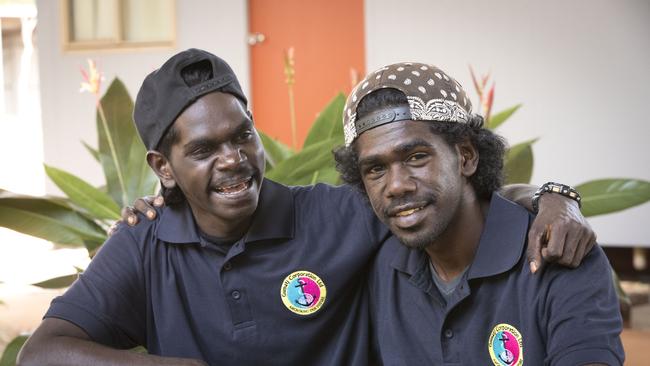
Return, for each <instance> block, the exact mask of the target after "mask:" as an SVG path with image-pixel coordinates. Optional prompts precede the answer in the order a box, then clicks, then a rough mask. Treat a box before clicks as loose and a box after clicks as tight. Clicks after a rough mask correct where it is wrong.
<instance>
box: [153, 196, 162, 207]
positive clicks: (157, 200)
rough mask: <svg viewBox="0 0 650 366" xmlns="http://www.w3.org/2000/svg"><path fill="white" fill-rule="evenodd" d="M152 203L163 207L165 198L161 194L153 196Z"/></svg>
mask: <svg viewBox="0 0 650 366" xmlns="http://www.w3.org/2000/svg"><path fill="white" fill-rule="evenodd" d="M153 205H154V206H156V207H163V206H164V205H165V199H164V198H163V196H156V197H154V199H153Z"/></svg>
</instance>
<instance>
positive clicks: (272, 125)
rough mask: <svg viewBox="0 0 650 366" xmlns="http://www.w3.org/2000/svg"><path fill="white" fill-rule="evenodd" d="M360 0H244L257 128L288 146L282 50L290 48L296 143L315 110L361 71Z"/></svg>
mask: <svg viewBox="0 0 650 366" xmlns="http://www.w3.org/2000/svg"><path fill="white" fill-rule="evenodd" d="M363 22H364V14H363V0H249V30H250V32H251V33H255V32H257V33H261V34H264V36H265V40H264V41H263V42H261V43H258V44H257V45H254V46H251V73H252V75H251V81H252V88H251V89H252V97H253V115H254V116H255V123H256V125H257V128H258V129H259V130H261V131H263V132H265V133H266V134H268V135H269V136H271V137H274V138H278V139H280V141H282V142H284V143H286V144H287V145H291V129H290V117H289V116H290V113H289V97H288V91H287V85H286V83H285V75H284V64H283V51H285V50H287V49H288V48H289V47H293V48H294V50H295V51H294V55H295V70H296V73H295V80H296V81H295V85H294V95H295V111H296V120H297V126H298V127H297V137H298V138H297V140H298V146H299V147H300V146H302V142H303V140H304V138H305V137H306V135H307V132H308V130H309V128H310V127H311V125H312V123H313V121H314V119H315V117H316V115H317V113H318V112H319V111H320V110H322V109H323V107H324V106H325V105H326V104H327V103H328V102H329V101H330V100H331V99H332V98H333V97H334V96H335V95H336V94H337V93H338V92H344V93H348V92H349V91H350V89H351V86H352V77H351V70H356V72H357V73H358V75H359V78H362V77H363V75H364V72H365V70H364V65H365V37H364V23H363Z"/></svg>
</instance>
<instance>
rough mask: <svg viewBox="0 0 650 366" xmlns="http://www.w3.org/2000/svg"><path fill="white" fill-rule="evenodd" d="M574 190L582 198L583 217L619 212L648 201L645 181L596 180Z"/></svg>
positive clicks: (649, 190) (649, 187) (649, 188)
mask: <svg viewBox="0 0 650 366" xmlns="http://www.w3.org/2000/svg"><path fill="white" fill-rule="evenodd" d="M575 188H576V190H578V192H580V195H581V196H582V214H583V215H585V216H595V215H602V214H606V213H611V212H616V211H621V210H625V209H627V208H630V207H634V206H637V205H640V204H642V203H645V202H648V201H650V182H648V181H645V180H639V179H627V178H611V179H598V180H593V181H589V182H585V183H582V184H580V185H578V186H576V187H575Z"/></svg>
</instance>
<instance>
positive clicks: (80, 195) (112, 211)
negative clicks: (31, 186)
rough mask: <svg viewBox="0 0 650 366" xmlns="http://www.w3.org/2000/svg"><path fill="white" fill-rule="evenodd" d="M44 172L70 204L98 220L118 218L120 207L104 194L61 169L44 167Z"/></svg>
mask: <svg viewBox="0 0 650 366" xmlns="http://www.w3.org/2000/svg"><path fill="white" fill-rule="evenodd" d="M45 172H46V173H47V176H48V177H50V179H51V180H52V181H53V182H54V183H55V184H56V185H57V187H59V188H60V189H61V190H62V191H63V192H64V193H65V194H66V195H67V196H68V198H69V199H70V201H71V202H72V203H74V204H76V205H77V206H79V207H81V208H83V209H85V210H88V212H89V213H91V214H92V215H94V216H96V217H97V218H99V219H111V220H117V219H119V218H120V207H119V206H118V205H117V204H116V203H115V201H113V199H111V197H110V196H109V195H107V194H106V193H104V192H102V191H100V190H98V189H97V188H95V187H93V186H91V185H90V184H88V183H87V182H86V181H84V180H82V179H80V178H79V177H76V176H74V175H73V174H70V173H68V172H65V171H63V170H61V169H57V168H54V167H51V166H48V165H45Z"/></svg>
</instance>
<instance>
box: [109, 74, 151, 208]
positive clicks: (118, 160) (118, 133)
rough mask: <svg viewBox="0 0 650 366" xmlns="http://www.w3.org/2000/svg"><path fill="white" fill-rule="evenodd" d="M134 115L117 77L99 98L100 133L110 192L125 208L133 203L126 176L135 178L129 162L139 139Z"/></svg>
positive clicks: (124, 89)
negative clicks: (131, 174) (134, 143)
mask: <svg viewBox="0 0 650 366" xmlns="http://www.w3.org/2000/svg"><path fill="white" fill-rule="evenodd" d="M132 115H133V101H132V99H131V97H130V96H129V93H128V91H127V89H126V87H125V86H124V84H123V83H122V82H121V81H120V80H119V79H117V78H116V79H115V80H113V82H112V83H111V85H110V86H109V87H108V90H106V93H105V94H104V96H103V97H102V99H101V100H100V108H98V110H97V136H98V139H99V144H98V146H99V159H100V161H101V163H102V167H103V169H104V175H105V176H106V185H107V187H108V193H109V194H110V195H111V197H113V199H114V200H115V202H117V204H118V206H122V207H123V206H125V205H128V204H129V203H130V201H129V198H128V188H127V187H129V184H128V183H127V179H133V178H132V177H129V176H128V169H127V164H128V163H129V158H130V157H129V153H130V152H131V145H132V144H133V142H134V141H133V140H134V139H138V138H137V132H136V130H135V126H134V124H133V120H132ZM142 159H144V155H143V156H142ZM136 179H137V177H136Z"/></svg>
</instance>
